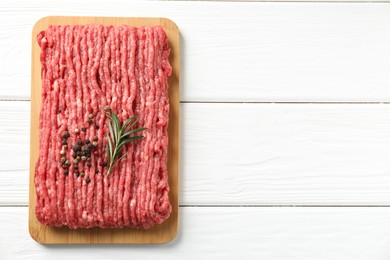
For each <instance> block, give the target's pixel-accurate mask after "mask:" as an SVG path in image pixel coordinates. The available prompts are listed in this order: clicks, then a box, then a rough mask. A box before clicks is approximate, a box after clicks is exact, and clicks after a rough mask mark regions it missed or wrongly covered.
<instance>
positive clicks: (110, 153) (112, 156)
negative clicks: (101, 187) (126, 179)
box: [104, 106, 147, 175]
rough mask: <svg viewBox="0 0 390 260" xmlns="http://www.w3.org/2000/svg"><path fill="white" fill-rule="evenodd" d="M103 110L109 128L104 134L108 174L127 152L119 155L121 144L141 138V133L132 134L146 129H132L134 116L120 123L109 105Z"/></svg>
mask: <svg viewBox="0 0 390 260" xmlns="http://www.w3.org/2000/svg"><path fill="white" fill-rule="evenodd" d="M104 110H105V111H106V114H107V117H108V120H107V122H108V129H109V130H110V134H109V135H107V136H106V138H107V146H106V150H107V158H108V162H107V165H108V170H107V175H108V174H110V172H111V171H112V169H113V168H114V167H115V166H116V165H117V163H118V162H119V161H120V160H122V159H123V158H124V157H125V156H126V154H127V153H125V154H123V155H122V156H119V155H120V153H121V151H122V148H123V146H124V145H125V144H127V143H130V142H134V141H137V140H139V139H141V138H143V136H142V135H137V136H134V134H135V133H138V132H141V131H143V130H146V129H147V128H144V127H141V128H136V129H133V127H134V125H135V124H136V123H137V122H138V119H137V117H136V116H132V117H130V118H129V119H127V120H126V121H125V122H124V123H123V125H122V124H121V122H120V121H119V118H118V116H117V115H116V114H115V113H114V112H113V111H112V110H111V109H110V107H108V106H106V107H104Z"/></svg>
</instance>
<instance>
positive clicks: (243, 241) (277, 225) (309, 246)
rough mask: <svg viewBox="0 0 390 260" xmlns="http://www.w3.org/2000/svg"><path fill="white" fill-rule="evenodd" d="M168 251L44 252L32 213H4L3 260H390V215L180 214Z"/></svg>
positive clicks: (332, 211) (379, 211) (298, 211)
mask: <svg viewBox="0 0 390 260" xmlns="http://www.w3.org/2000/svg"><path fill="white" fill-rule="evenodd" d="M180 220H181V221H180V232H179V234H178V236H177V237H176V239H175V240H173V241H172V242H171V243H169V244H164V245H133V246H113V245H88V246H82V245H81V246H77V247H74V246H73V247H69V246H66V245H57V246H42V245H40V244H38V243H36V242H35V241H33V240H32V239H31V238H30V237H29V235H28V232H27V229H28V227H27V208H0V229H1V231H2V232H1V233H0V238H1V239H0V249H1V253H2V259H12V260H19V259H29V260H35V259H36V260H38V259H39V260H40V259H51V258H55V259H58V260H65V259H73V258H75V259H79V258H81V259H96V260H102V259H107V258H110V259H117V260H121V259H123V260H124V259H139V258H141V259H199V258H201V257H204V256H207V257H208V258H210V259H238V258H240V259H270V260H273V259H275V260H276V259H300V260H312V259H343V260H344V259H345V260H360V259H362V260H363V259H375V260H382V259H383V260H385V259H386V260H387V259H389V256H390V253H389V245H390V208H311V207H309V208H291V207H287V208H277V207H271V208H242V207H241V208H180Z"/></svg>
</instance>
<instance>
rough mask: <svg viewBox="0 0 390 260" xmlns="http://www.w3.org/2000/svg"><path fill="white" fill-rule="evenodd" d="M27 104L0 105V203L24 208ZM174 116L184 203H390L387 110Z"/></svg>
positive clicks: (242, 107)
mask: <svg viewBox="0 0 390 260" xmlns="http://www.w3.org/2000/svg"><path fill="white" fill-rule="evenodd" d="M29 105H30V103H29V102H22V101H19V102H15V101H7V102H0V133H1V135H0V143H1V144H2V145H1V146H0V155H1V156H2V164H1V166H0V202H1V203H2V204H1V205H27V203H28V178H27V176H28V169H29V165H28V158H29V137H28V133H29V124H28V123H29V111H30V107H29ZM180 111H181V115H182V117H181V146H180V150H181V155H182V156H181V157H180V158H181V167H180V173H181V176H182V178H180V179H181V180H180V193H179V198H180V204H181V205H226V204H228V205H235V206H240V205H303V204H304V205H387V206H390V174H389V171H390V160H388V155H389V154H390V120H388V118H390V106H389V105H387V104H382V105H381V104H367V105H366V104H337V105H336V104H278V105H270V104H181V109H180ZM210 111H212V113H210ZM232 122H235V123H234V124H233V123H232ZM228 140H232V141H229V145H228V146H225V143H226V142H228ZM233 140H239V141H233Z"/></svg>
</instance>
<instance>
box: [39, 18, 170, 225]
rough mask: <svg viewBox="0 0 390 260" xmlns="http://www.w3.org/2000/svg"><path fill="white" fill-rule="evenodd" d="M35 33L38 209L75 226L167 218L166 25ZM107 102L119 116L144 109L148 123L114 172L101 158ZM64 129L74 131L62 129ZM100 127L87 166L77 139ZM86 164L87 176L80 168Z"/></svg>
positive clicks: (51, 221)
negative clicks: (39, 98)
mask: <svg viewBox="0 0 390 260" xmlns="http://www.w3.org/2000/svg"><path fill="white" fill-rule="evenodd" d="M37 40H38V44H39V46H40V48H41V55H40V61H41V65H42V73H41V76H42V105H41V111H40V122H39V157H38V161H37V162H36V166H35V177H34V181H35V187H36V197H37V200H36V201H37V203H36V208H35V212H36V216H37V219H38V220H39V221H40V222H41V223H43V224H45V225H48V226H58V227H60V226H67V227H69V228H73V229H75V228H92V227H95V226H97V227H101V228H122V227H132V228H150V227H152V226H154V225H155V224H160V223H162V222H163V221H164V220H166V219H167V218H168V217H169V215H170V213H171V210H172V208H171V204H170V202H169V198H168V193H169V185H168V172H167V152H168V132H167V130H168V113H169V99H168V77H169V75H170V74H171V66H170V65H169V61H168V56H169V52H170V49H169V47H168V40H167V37H166V34H165V32H164V30H163V29H162V28H161V27H159V26H151V27H140V28H136V27H131V26H120V27H113V26H102V25H76V26H49V28H48V29H47V30H45V31H42V32H41V33H40V34H39V35H38V36H37ZM106 105H108V106H110V108H111V109H112V111H113V112H115V113H116V114H117V115H118V117H119V119H120V120H121V121H124V120H126V119H127V118H129V117H130V116H133V115H135V116H137V118H138V119H139V121H138V123H137V124H136V125H135V127H147V128H148V130H146V131H144V132H143V133H142V135H144V136H145V138H143V139H141V140H139V141H136V142H133V143H129V144H128V145H126V146H125V147H124V148H123V153H127V154H126V156H125V158H123V159H122V160H121V161H120V162H119V163H118V164H117V166H116V167H115V168H114V170H113V171H112V172H111V173H110V174H109V175H107V167H105V166H104V162H107V154H106V152H105V147H106V145H107V140H106V139H105V136H106V135H107V134H109V131H108V126H107V117H106V114H105V112H104V107H105V106H106ZM90 114H92V115H93V116H92V123H91V121H90V120H91V119H90V118H89V115H90ZM82 128H85V129H84V130H85V131H81V129H82ZM76 129H78V130H79V131H75V130H76ZM64 131H68V132H69V137H67V138H63V137H62V133H63V132H64ZM95 136H96V137H97V138H98V146H97V147H96V148H94V149H92V150H94V151H96V152H95V153H94V152H93V151H92V152H91V158H90V161H89V163H88V164H89V166H87V164H86V162H85V161H82V162H79V163H78V164H76V163H74V158H73V155H74V153H75V152H74V151H73V150H72V147H73V146H74V145H76V144H77V140H78V139H81V140H82V142H83V145H85V140H87V139H88V140H90V141H91V142H92V141H93V140H92V139H93V138H94V137H95ZM64 140H66V141H64ZM63 142H65V143H66V145H67V146H68V148H67V149H63V145H64V144H63ZM75 156H76V155H75ZM61 157H65V158H66V160H68V161H69V163H68V165H65V163H63V162H61ZM76 168H77V169H76ZM65 171H66V173H68V174H65ZM81 172H83V173H84V177H81V176H77V175H78V174H77V173H81Z"/></svg>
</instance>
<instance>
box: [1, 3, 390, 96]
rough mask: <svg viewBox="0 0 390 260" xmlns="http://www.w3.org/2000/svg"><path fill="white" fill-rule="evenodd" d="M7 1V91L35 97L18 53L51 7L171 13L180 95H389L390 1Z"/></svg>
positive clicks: (67, 11)
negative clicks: (178, 42) (177, 39)
mask: <svg viewBox="0 0 390 260" xmlns="http://www.w3.org/2000/svg"><path fill="white" fill-rule="evenodd" d="M1 5H4V8H1V9H0V14H1V16H0V22H2V24H3V25H2V26H1V28H2V29H1V30H2V32H3V33H2V38H1V41H0V57H1V59H2V64H4V65H3V66H4V67H2V68H4V69H2V70H0V75H3V77H2V85H1V88H0V96H1V97H2V98H4V99H19V100H20V99H23V100H29V99H30V89H29V85H30V84H29V80H30V64H28V63H27V62H16V61H24V60H30V56H31V53H30V48H31V46H30V37H29V36H30V32H31V28H32V26H33V24H34V23H35V22H36V21H37V20H38V19H39V18H40V17H42V16H45V15H53V14H61V15H85V14H89V15H95V16H97V15H99V16H124V17H131V16H137V17H138V16H144V17H169V18H170V19H172V20H174V21H175V22H176V24H178V25H179V27H180V34H181V37H182V41H183V43H184V44H183V46H184V47H183V48H182V50H181V52H182V57H185V59H183V61H182V69H183V71H184V72H185V73H184V74H183V75H184V76H183V77H182V81H181V83H182V86H185V87H184V88H182V91H181V101H186V102H187V101H189V102H192V101H198V102H203V101H219V102H227V101H236V102H243V101H246V102H247V101H251V102H297V101H299V102H318V101H322V102H323V101H330V102H337V101H339V102H346V101H350V102H352V101H354V102H355V101H359V102H360V101H362V102H367V101H369V102H378V101H390V91H388V86H390V74H389V73H388V69H387V68H389V67H390V48H389V47H388V46H390V16H389V13H390V5H389V4H381V3H375V4H367V3H366V4H363V3H359V4H352V3H333V4H331V3H253V2H252V3H221V2H206V1H201V2H199V1H195V2H192V1H148V2H139V1H131V3H130V2H125V1H123V0H110V1H107V0H95V1H92V0H84V1H79V0H69V1H66V2H64V1H55V2H54V1H45V0H35V1H31V2H29V1H26V0H18V1H12V0H2V1H1ZM85 6H88V8H87V9H88V10H86V8H85ZM16 10H18V11H16ZM5 23H7V24H8V25H7V26H5ZM15 39H19V40H17V41H15ZM206 61H207V62H206ZM5 68H7V69H6V70H5Z"/></svg>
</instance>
